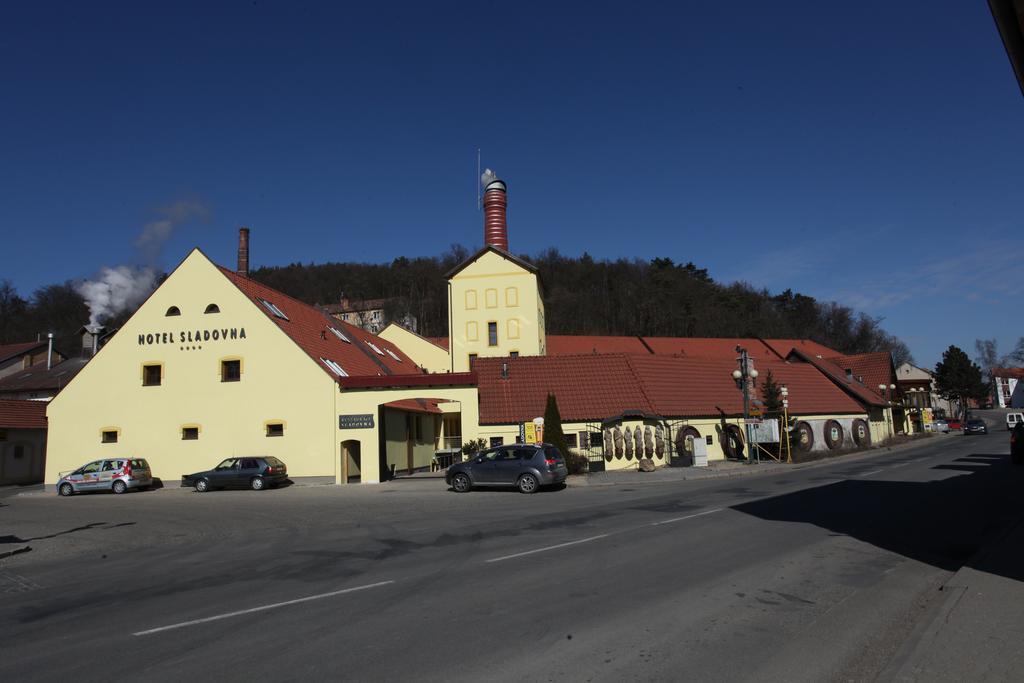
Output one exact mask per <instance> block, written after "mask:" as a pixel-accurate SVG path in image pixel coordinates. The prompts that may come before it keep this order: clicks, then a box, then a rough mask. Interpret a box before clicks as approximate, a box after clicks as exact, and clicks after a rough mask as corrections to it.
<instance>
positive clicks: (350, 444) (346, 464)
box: [341, 441, 360, 484]
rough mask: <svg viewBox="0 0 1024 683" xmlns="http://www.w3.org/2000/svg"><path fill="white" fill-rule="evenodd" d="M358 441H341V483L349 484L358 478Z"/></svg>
mask: <svg viewBox="0 0 1024 683" xmlns="http://www.w3.org/2000/svg"><path fill="white" fill-rule="evenodd" d="M359 463H360V458H359V442H358V441H342V442H341V483H342V484H349V483H352V482H357V481H359V480H360V470H359Z"/></svg>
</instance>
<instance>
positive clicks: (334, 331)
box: [330, 327, 352, 344]
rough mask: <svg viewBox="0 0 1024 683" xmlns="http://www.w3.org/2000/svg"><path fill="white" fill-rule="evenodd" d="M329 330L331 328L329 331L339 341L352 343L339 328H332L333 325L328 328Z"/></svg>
mask: <svg viewBox="0 0 1024 683" xmlns="http://www.w3.org/2000/svg"><path fill="white" fill-rule="evenodd" d="M330 330H331V332H333V333H334V336H335V337H337V338H338V339H340V340H341V341H343V342H345V343H346V344H351V343H352V341H351V340H350V339H349V338H348V337H346V336H345V335H344V334H342V332H341V330H339V329H336V328H333V327H332V328H330Z"/></svg>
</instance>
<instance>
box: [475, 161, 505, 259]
mask: <svg viewBox="0 0 1024 683" xmlns="http://www.w3.org/2000/svg"><path fill="white" fill-rule="evenodd" d="M480 180H481V182H482V183H483V185H484V244H485V245H487V246H493V247H498V248H499V249H501V250H503V251H508V223H507V219H506V216H505V209H506V208H507V207H508V188H507V187H506V186H505V182H504V181H502V180H499V179H498V176H496V175H494V172H493V171H491V169H487V170H486V171H484V174H483V176H482V177H481V179H480Z"/></svg>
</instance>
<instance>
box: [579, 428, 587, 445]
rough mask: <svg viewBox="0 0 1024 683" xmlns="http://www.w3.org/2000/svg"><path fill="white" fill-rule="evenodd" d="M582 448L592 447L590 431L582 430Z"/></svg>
mask: <svg viewBox="0 0 1024 683" xmlns="http://www.w3.org/2000/svg"><path fill="white" fill-rule="evenodd" d="M579 436H580V438H579V444H580V448H590V432H580V435H579Z"/></svg>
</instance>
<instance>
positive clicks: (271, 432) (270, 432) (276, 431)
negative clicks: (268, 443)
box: [267, 422, 284, 436]
mask: <svg viewBox="0 0 1024 683" xmlns="http://www.w3.org/2000/svg"><path fill="white" fill-rule="evenodd" d="M267 436H284V423H281V422H268V423H267Z"/></svg>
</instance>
